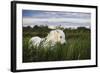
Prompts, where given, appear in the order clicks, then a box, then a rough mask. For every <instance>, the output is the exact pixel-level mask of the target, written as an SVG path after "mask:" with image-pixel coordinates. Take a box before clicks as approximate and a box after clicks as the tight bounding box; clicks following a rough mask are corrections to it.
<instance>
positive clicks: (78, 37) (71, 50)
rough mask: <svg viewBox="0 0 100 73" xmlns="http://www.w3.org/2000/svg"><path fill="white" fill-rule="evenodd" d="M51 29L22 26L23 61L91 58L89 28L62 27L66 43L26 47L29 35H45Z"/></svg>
mask: <svg viewBox="0 0 100 73" xmlns="http://www.w3.org/2000/svg"><path fill="white" fill-rule="evenodd" d="M50 31H51V29H48V28H47V27H37V28H30V27H23V62H42V61H63V60H86V59H90V58H91V38H90V35H91V34H90V29H86V28H81V27H80V28H79V29H64V33H65V36H66V41H67V43H66V44H64V45H61V44H60V43H57V44H56V45H55V46H54V47H49V48H43V47H41V46H40V47H39V48H34V47H33V48H31V49H29V48H28V41H29V39H30V38H31V37H34V36H39V37H46V36H47V34H48V33H49V32H50Z"/></svg>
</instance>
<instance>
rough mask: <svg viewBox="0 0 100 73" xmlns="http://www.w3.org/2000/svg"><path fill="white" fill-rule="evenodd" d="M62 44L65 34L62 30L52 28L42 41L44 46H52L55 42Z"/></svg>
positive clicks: (64, 41)
mask: <svg viewBox="0 0 100 73" xmlns="http://www.w3.org/2000/svg"><path fill="white" fill-rule="evenodd" d="M58 42H59V43H60V44H64V43H66V40H65V34H64V32H63V31H62V30H58V29H57V30H52V31H50V33H49V34H48V35H47V37H46V40H45V41H44V42H43V45H44V46H48V45H50V46H54V45H55V44H56V43H58Z"/></svg>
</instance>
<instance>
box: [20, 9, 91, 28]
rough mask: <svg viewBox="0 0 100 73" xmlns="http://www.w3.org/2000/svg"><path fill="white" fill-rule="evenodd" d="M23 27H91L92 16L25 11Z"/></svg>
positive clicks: (75, 13) (60, 12) (73, 13)
mask: <svg viewBox="0 0 100 73" xmlns="http://www.w3.org/2000/svg"><path fill="white" fill-rule="evenodd" d="M22 17H23V26H34V25H48V26H59V25H61V26H63V27H66V28H67V27H90V25H91V14H90V13H82V12H81V13H79V12H65V11H41V10H23V11H22Z"/></svg>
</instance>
